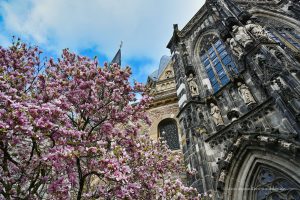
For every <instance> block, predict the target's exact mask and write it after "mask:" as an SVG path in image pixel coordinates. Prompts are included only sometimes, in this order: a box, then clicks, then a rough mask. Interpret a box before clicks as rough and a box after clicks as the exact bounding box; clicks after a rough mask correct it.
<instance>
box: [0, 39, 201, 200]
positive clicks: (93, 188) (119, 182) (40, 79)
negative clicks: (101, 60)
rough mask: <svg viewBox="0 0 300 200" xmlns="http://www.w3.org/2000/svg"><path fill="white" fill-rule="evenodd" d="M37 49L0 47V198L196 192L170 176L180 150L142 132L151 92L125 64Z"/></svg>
mask: <svg viewBox="0 0 300 200" xmlns="http://www.w3.org/2000/svg"><path fill="white" fill-rule="evenodd" d="M41 53H42V52H41V51H40V50H39V49H38V48H37V47H30V46H27V45H26V44H24V43H21V42H20V41H16V42H14V43H13V45H12V46H11V47H10V48H7V49H6V48H2V47H0V199H194V198H195V199H196V198H197V193H196V191H195V190H194V189H191V188H187V187H185V186H183V185H182V183H181V182H180V181H179V180H174V178H172V176H174V174H179V173H180V172H181V170H182V165H180V163H181V156H180V155H179V154H175V153H173V152H171V151H170V150H169V149H168V148H167V146H166V145H165V144H164V143H161V142H154V141H152V140H150V138H149V136H148V134H147V133H142V131H141V127H142V125H143V123H146V124H149V123H150V122H149V120H148V118H147V116H146V114H145V109H146V108H147V105H148V103H149V101H150V98H149V97H148V96H147V94H146V93H145V92H144V91H145V89H144V87H143V85H141V84H139V83H135V84H134V86H131V85H130V83H129V78H130V75H131V70H130V68H129V67H126V68H125V69H122V68H120V67H119V66H117V65H111V66H108V65H105V66H104V67H102V68H100V67H99V66H98V63H97V61H96V60H91V59H89V58H87V57H82V56H78V55H75V54H73V53H71V52H70V51H69V50H67V49H65V50H63V53H62V56H61V58H60V59H58V60H57V61H55V60H53V59H50V60H49V61H47V62H46V63H42V62H41V61H40V57H41ZM136 93H140V94H141V95H142V99H141V100H140V101H139V102H138V103H136V104H131V103H130V102H132V101H134V100H135V94H136Z"/></svg>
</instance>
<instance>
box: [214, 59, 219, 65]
mask: <svg viewBox="0 0 300 200" xmlns="http://www.w3.org/2000/svg"><path fill="white" fill-rule="evenodd" d="M218 62H219V58H218V57H216V58H215V59H213V64H214V65H216V64H217V63H218Z"/></svg>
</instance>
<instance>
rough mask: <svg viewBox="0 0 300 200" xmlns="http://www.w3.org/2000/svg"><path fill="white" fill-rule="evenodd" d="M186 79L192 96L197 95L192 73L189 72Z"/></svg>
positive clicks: (197, 91) (196, 86)
mask: <svg viewBox="0 0 300 200" xmlns="http://www.w3.org/2000/svg"><path fill="white" fill-rule="evenodd" d="M187 81H188V84H189V88H190V92H191V95H192V97H193V96H197V95H199V90H198V85H197V83H196V81H195V78H194V75H193V74H190V75H189V77H188V78H187Z"/></svg>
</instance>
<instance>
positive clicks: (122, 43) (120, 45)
mask: <svg viewBox="0 0 300 200" xmlns="http://www.w3.org/2000/svg"><path fill="white" fill-rule="evenodd" d="M122 46H123V41H122V40H121V44H120V49H121V48H122Z"/></svg>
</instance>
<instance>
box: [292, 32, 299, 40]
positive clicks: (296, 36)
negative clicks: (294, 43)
mask: <svg viewBox="0 0 300 200" xmlns="http://www.w3.org/2000/svg"><path fill="white" fill-rule="evenodd" d="M292 35H293V36H294V37H295V38H297V39H299V40H300V35H298V34H297V33H292Z"/></svg>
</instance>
